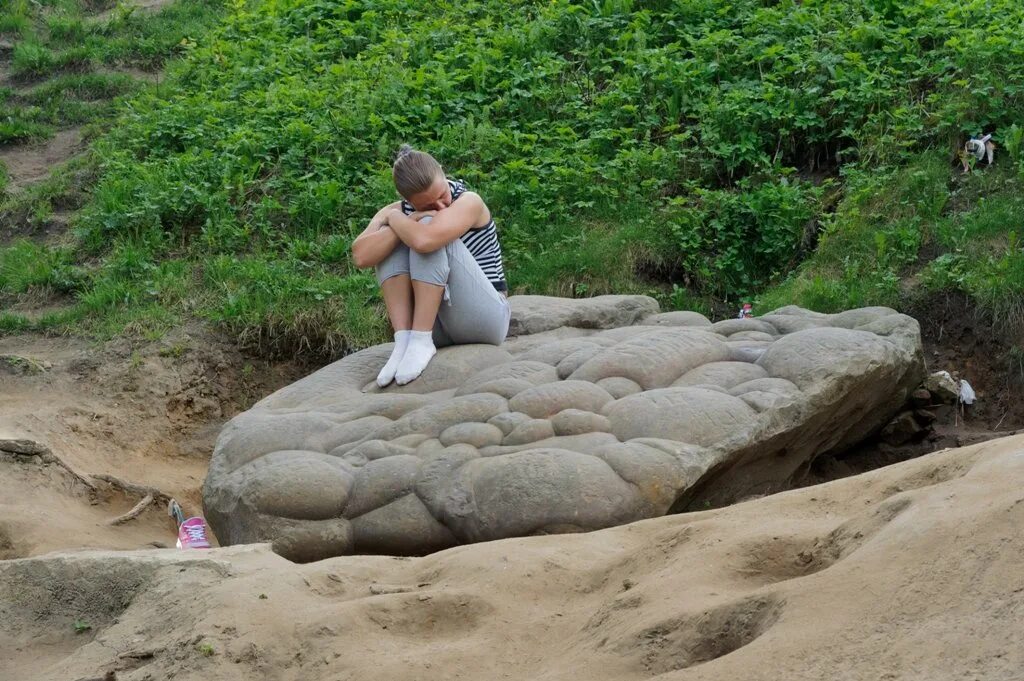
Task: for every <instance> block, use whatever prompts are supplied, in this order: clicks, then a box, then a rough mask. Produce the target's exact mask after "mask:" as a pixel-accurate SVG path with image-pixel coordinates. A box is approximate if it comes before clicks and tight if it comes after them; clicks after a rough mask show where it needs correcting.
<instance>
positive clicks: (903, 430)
mask: <svg viewBox="0 0 1024 681" xmlns="http://www.w3.org/2000/svg"><path fill="white" fill-rule="evenodd" d="M923 431H924V428H922V427H921V426H920V425H919V424H918V422H917V420H916V419H914V415H913V413H911V412H909V411H905V412H903V413H902V414H900V415H899V416H897V417H896V418H894V419H893V420H892V421H890V422H889V424H888V425H887V426H886V427H885V428H883V429H882V440H883V441H884V442H887V443H889V444H891V445H901V444H903V443H905V442H908V441H909V440H911V439H912V438H914V437H915V436H917V435H918V434H920V433H922V432H923Z"/></svg>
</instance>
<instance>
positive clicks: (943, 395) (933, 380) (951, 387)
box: [924, 371, 960, 404]
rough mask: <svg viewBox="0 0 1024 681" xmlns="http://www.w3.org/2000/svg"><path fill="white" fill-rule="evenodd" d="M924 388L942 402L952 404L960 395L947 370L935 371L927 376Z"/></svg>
mask: <svg viewBox="0 0 1024 681" xmlns="http://www.w3.org/2000/svg"><path fill="white" fill-rule="evenodd" d="M924 388H925V390H927V391H928V392H929V393H931V395H932V397H933V398H934V399H935V400H936V401H938V402H941V403H943V404H953V403H954V402H956V400H957V397H958V396H959V395H960V388H959V386H957V384H956V381H954V380H953V377H952V376H950V375H949V372H948V371H936V372H935V373H933V374H931V375H929V376H928V378H927V379H926V380H925V382H924Z"/></svg>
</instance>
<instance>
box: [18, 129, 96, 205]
mask: <svg viewBox="0 0 1024 681" xmlns="http://www.w3.org/2000/svg"><path fill="white" fill-rule="evenodd" d="M82 148H83V145H82V129H81V128H78V127H76V128H68V129H67V130H59V131H57V133H56V134H55V135H54V136H53V137H51V138H50V139H47V140H43V141H42V142H36V143H28V144H17V145H10V146H6V147H0V162H3V164H4V165H5V166H6V167H7V176H8V178H9V180H10V181H9V184H8V185H7V190H8V191H9V192H11V193H16V192H19V191H22V190H24V189H25V188H26V187H28V186H30V185H33V184H35V183H37V182H41V181H42V180H45V179H46V178H47V177H49V175H50V171H51V170H53V168H54V167H56V166H57V165H58V164H60V163H63V162H64V161H67V160H68V159H70V158H71V157H72V156H74V155H76V154H77V153H79V152H80V151H81V150H82Z"/></svg>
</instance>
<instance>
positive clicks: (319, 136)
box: [0, 0, 1024, 354]
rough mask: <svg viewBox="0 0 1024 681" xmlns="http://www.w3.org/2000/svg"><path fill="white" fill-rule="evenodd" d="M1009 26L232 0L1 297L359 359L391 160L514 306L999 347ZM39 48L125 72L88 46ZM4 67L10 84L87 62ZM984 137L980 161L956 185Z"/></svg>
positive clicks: (125, 127) (1014, 173)
mask: <svg viewBox="0 0 1024 681" xmlns="http://www.w3.org/2000/svg"><path fill="white" fill-rule="evenodd" d="M67 1H70V0H67ZM177 7H181V8H183V9H182V10H181V11H182V12H186V11H187V8H188V7H194V5H190V4H189V1H188V0H182V1H181V2H180V3H178V4H176V5H174V6H172V9H173V8H177ZM169 11H172V10H171V9H169V10H165V12H169ZM193 11H194V10H193ZM114 16H118V14H117V12H116V11H115V15H114ZM182 16H185V15H182ZM131 21H133V19H132V15H128V16H127V17H125V18H124V19H123V22H122V24H123V25H124V26H127V25H128V24H130V22H131ZM168 21H170V20H168ZM180 21H182V22H184V21H185V19H180ZM168 25H172V24H168ZM173 25H174V26H178V25H177V24H173ZM1022 25H1024V6H1022V5H1021V4H1020V3H1019V2H1016V1H1015V0H984V1H983V0H968V1H966V2H963V1H960V0H929V1H928V2H921V3H905V4H901V3H894V2H889V1H888V0H853V1H840V0H805V1H804V2H795V1H794V0H782V1H781V2H779V3H776V4H772V5H770V6H766V4H765V3H763V2H760V1H759V0H736V1H735V2H732V3H730V4H728V5H726V4H725V3H723V2H722V1H721V0H648V1H646V2H640V1H631V0H593V1H590V2H570V1H568V0H553V1H550V2H544V3H540V2H525V1H524V2H517V3H512V4H509V3H497V2H494V1H493V0H466V1H464V2H460V3H449V2H438V3H429V4H426V5H416V4H414V3H408V2H399V1H398V0H344V1H342V0H301V1H300V0H249V1H248V2H246V1H245V0H239V1H238V2H236V3H235V4H234V5H233V6H232V9H231V12H230V15H229V16H228V17H227V19H226V21H225V22H224V23H223V24H222V26H221V27H220V28H219V29H218V30H217V31H216V32H215V33H213V34H211V35H210V36H208V37H206V38H196V39H195V40H190V41H185V43H184V44H183V46H182V48H181V49H183V50H187V51H188V58H187V60H186V61H185V62H184V63H183V64H182V65H181V66H180V67H179V68H175V69H174V70H173V75H172V81H171V82H172V84H173V87H168V88H164V89H162V90H160V91H141V92H139V93H137V94H136V95H135V96H134V97H133V99H132V100H131V103H130V106H128V107H127V108H126V109H125V110H124V112H123V113H122V115H121V117H120V119H119V121H118V123H117V125H116V126H114V128H113V129H112V130H111V132H110V134H109V135H107V136H106V137H104V138H103V139H102V140H100V141H98V142H97V143H96V145H95V147H94V154H95V156H94V158H96V159H99V161H98V166H97V172H98V179H97V180H96V183H95V186H94V187H93V188H92V190H91V194H90V200H89V202H88V204H87V205H86V206H85V207H84V208H83V210H82V211H81V213H80V214H79V216H78V220H77V231H76V234H77V238H78V239H79V242H78V243H77V244H76V249H75V251H74V258H73V259H72V260H70V261H69V260H62V259H60V258H59V257H57V259H56V260H54V259H53V258H55V257H56V256H52V255H46V256H43V255H41V254H38V253H33V254H30V256H31V259H33V260H34V261H35V262H36V263H37V264H38V265H39V267H41V268H43V269H45V268H46V267H52V268H53V269H59V267H61V266H63V267H65V270H64V272H65V274H60V275H54V276H45V275H43V274H40V273H39V272H38V271H37V270H35V269H33V267H28V266H25V267H26V272H20V270H19V273H16V275H10V277H9V279H8V281H10V282H13V283H10V284H4V285H0V295H4V294H7V295H17V294H18V292H19V291H21V290H22V289H19V288H18V287H19V286H20V287H23V288H24V287H25V286H29V287H32V286H49V287H54V288H56V284H55V283H54V282H55V281H65V282H72V281H73V282H74V285H73V286H70V285H68V286H65V288H63V289H62V290H63V291H65V295H68V296H71V297H72V298H73V300H74V301H75V306H74V308H73V316H72V317H69V316H67V315H65V316H64V317H63V318H59V319H57V318H54V319H50V320H48V321H47V322H46V324H49V325H51V326H52V325H59V324H66V323H68V320H69V319H72V318H73V319H74V320H75V322H76V323H77V324H86V325H88V327H89V328H94V329H97V330H101V331H102V332H118V331H119V330H122V329H123V328H124V327H125V326H128V327H129V328H131V329H135V330H141V331H143V332H146V333H159V330H160V329H161V328H166V325H169V324H173V323H176V322H177V320H180V319H181V318H183V317H185V316H199V317H203V318H206V319H209V320H211V321H213V322H215V323H218V324H221V325H223V326H224V327H225V328H228V329H230V330H232V331H233V332H234V333H236V334H237V335H238V337H239V338H240V339H242V341H243V342H244V343H246V344H249V345H254V346H258V347H260V348H261V349H263V350H264V351H266V352H270V353H276V352H296V351H311V352H316V353H325V354H336V353H339V352H343V351H345V350H347V349H349V348H353V347H359V346H361V345H365V344H366V343H369V342H373V341H374V340H376V339H378V338H380V337H381V336H382V335H383V333H384V318H383V315H382V313H381V310H380V304H379V300H378V297H377V293H376V286H375V283H374V279H373V277H372V276H371V275H370V274H368V273H366V272H358V271H355V270H354V268H353V267H352V264H351V262H350V260H349V258H348V249H349V245H350V243H351V240H352V239H353V238H354V236H355V235H356V234H358V232H359V231H360V230H361V229H362V227H363V226H364V225H365V222H366V220H367V219H368V218H369V216H370V215H372V213H373V212H374V210H375V209H376V208H377V207H379V206H380V205H382V204H384V203H386V202H388V201H391V200H393V198H394V192H393V189H392V187H391V186H390V177H389V165H390V159H391V154H392V153H393V152H394V150H395V149H396V148H397V147H398V145H399V144H400V143H402V142H409V143H412V144H414V145H417V146H419V147H421V148H425V149H427V150H429V151H431V152H432V153H434V154H435V155H436V156H437V157H438V158H439V159H441V161H442V163H444V165H445V167H446V168H447V169H449V172H450V173H451V174H452V175H453V176H456V177H461V178H464V179H465V180H466V181H467V183H468V184H469V185H470V186H471V187H472V188H474V189H477V190H478V191H480V193H481V194H482V195H483V196H484V197H485V199H486V200H487V201H488V204H489V205H490V206H491V208H492V211H493V212H494V214H495V216H496V218H497V219H498V221H499V227H500V229H501V230H502V234H503V246H504V248H505V253H506V261H507V263H506V264H507V269H508V272H509V278H510V284H511V286H512V288H513V290H514V291H515V292H532V293H553V294H559V295H577V296H582V295H596V294H600V293H607V292H613V291H614V292H645V293H651V294H653V295H657V296H658V297H659V298H660V299H661V300H662V302H663V303H664V304H666V305H669V306H686V307H695V308H698V309H702V310H706V309H707V306H708V301H709V300H710V299H711V298H716V299H719V300H724V301H726V302H728V303H730V304H735V303H736V302H737V301H739V300H742V299H750V298H752V297H755V296H756V297H757V298H758V300H757V307H758V311H762V310H765V309H767V308H771V307H775V306H779V305H784V304H790V303H796V304H800V305H804V306H808V307H812V308H815V309H821V310H835V309H839V308H842V307H848V306H851V305H867V304H889V305H896V306H898V307H901V306H904V305H905V304H907V302H908V301H909V300H910V299H912V298H913V297H914V296H917V295H924V294H926V293H927V292H929V291H934V290H942V289H943V288H947V289H948V288H958V289H961V290H963V291H964V292H966V293H968V294H969V295H971V296H972V297H974V298H975V299H976V301H977V302H978V304H979V305H980V306H981V307H982V308H983V309H985V310H986V311H988V312H990V313H991V314H992V315H993V318H994V319H997V320H999V321H1001V322H1006V323H1014V322H1015V320H1019V319H1020V318H1021V317H1022V315H1024V311H1022V310H1021V309H1020V306H1021V303H1020V301H1021V300H1024V298H1022V297H1021V295H1020V293H1021V289H1022V288H1024V262H1022V258H1024V256H1022V255H1021V252H1020V243H1019V238H1018V237H1017V236H1016V233H1015V232H1011V230H1016V229H1019V227H1017V225H1020V216H1021V215H1022V213H1021V210H1020V209H1021V204H1020V201H1019V200H1018V199H1017V196H1018V195H1019V194H1021V192H1020V189H1021V182H1022V178H1024V172H1022V170H1024V156H1022V154H1021V147H1022V146H1024V139H1022V132H1021V129H1020V128H1019V127H1018V126H1019V125H1022V124H1024V121H1021V114H1022V112H1024V38H1022V37H1021V35H1022V33H1021V27H1022ZM46 26H47V28H46V30H47V31H48V35H50V36H53V35H60V36H64V38H62V40H64V41H65V42H66V43H70V42H72V41H76V40H77V41H81V42H80V43H79V45H80V46H82V47H84V48H86V49H87V51H88V53H89V57H88V59H89V60H90V63H95V62H96V60H105V59H108V58H109V59H114V60H117V59H124V58H126V57H124V55H125V54H127V52H126V50H127V48H125V47H116V44H117V40H110V41H109V42H110V43H111V45H112V47H109V48H104V49H109V50H110V51H109V52H103V53H102V54H101V52H100V51H99V50H100V48H98V47H95V44H94V43H92V42H90V41H91V38H92V37H93V36H95V35H97V34H96V33H92V32H91V31H92V30H93V26H92V24H91V23H89V22H86V21H84V20H83V21H80V22H77V23H76V20H74V18H73V17H70V16H69V17H64V18H63V19H60V20H59V21H58V20H57V19H54V18H51V19H50V20H48V23H47V24H46ZM178 28H180V26H178ZM18 30H20V31H23V33H24V30H25V29H18ZM34 30H38V29H34ZM117 30H118V31H122V30H123V31H125V32H127V31H128V29H126V28H118V29H117ZM133 30H134V29H133ZM176 30H177V29H176ZM125 34H127V33H125ZM117 35H121V34H117ZM133 35H136V36H141V35H142V33H140V32H137V33H135V34H133ZM177 35H181V32H180V31H179V33H178V34H177ZM108 37H114V34H113V33H111V34H109V35H108ZM179 40H180V39H179ZM140 42H144V41H141V40H140ZM24 44H25V45H30V44H31V45H36V46H35V47H27V46H26V47H25V48H24V50H25V56H23V57H22V59H23V61H24V66H23V67H18V68H22V69H23V70H22V71H21V73H23V74H25V75H26V76H27V75H29V74H32V73H42V72H47V69H49V70H50V71H51V72H52V71H53V70H54V69H62V68H67V67H64V66H55V64H58V63H60V61H61V60H62V59H70V58H71V57H68V56H67V55H68V54H72V53H74V52H73V51H74V50H75V49H78V47H68V48H65V49H63V51H62V50H61V49H58V48H57V47H56V46H55V45H54V44H52V43H45V42H44V41H39V42H38V43H30V42H29V41H28V40H26V41H25V43H24ZM164 46H165V47H166V44H165V45H164ZM37 48H38V49H37ZM132 49H134V50H135V52H134V53H132V54H134V55H135V56H134V57H132V58H133V59H144V55H142V52H140V51H139V49H140V48H138V47H134V48H132ZM118 50H121V51H120V52H118ZM111 54H119V55H121V56H120V57H108V56H104V55H111ZM61 55H64V56H61ZM138 63H141V62H138ZM54 87H56V86H54ZM68 91H69V90H67V89H60V92H61V93H66V92H68ZM76 92H78V91H77V90H76ZM26 120H28V119H26ZM31 121H32V122H35V123H38V124H39V125H45V124H47V123H46V120H45V118H43V117H40V118H35V119H31ZM979 132H994V133H995V136H996V137H995V138H996V140H997V142H998V143H999V144H1000V145H1001V147H1003V148H1001V149H1000V151H999V153H998V159H997V160H998V163H997V164H996V166H995V167H993V168H983V167H981V166H979V167H977V168H976V169H975V172H973V173H971V174H968V175H964V176H961V175H960V171H959V170H958V168H957V166H958V162H957V161H956V158H955V157H956V152H957V150H958V149H960V148H962V145H963V142H964V141H965V140H966V139H967V137H968V136H970V135H971V134H976V133H979ZM24 134H26V135H27V134H29V133H28V132H26V133H24ZM36 134H38V133H36ZM1004 152H1005V153H1004ZM90 186H92V185H90ZM59 195H60V192H57V193H51V195H50V197H49V198H47V199H45V200H46V201H49V202H51V203H52V202H53V201H55V200H57V199H56V198H55V197H58V196H59ZM40 200H43V199H40ZM26 205H27V204H24V203H23V204H21V207H20V208H19V210H21V211H22V212H23V213H24V214H28V213H30V212H31V210H29V209H26V208H25V206H26ZM0 212H2V211H0ZM0 219H2V217H0ZM14 247H17V246H14ZM21 248H23V249H24V248H25V247H24V246H21ZM28 257H29V256H26V258H28ZM48 258H49V259H48ZM802 262H803V264H802V265H801V263H802ZM50 263H53V264H52V265H51V264H50ZM19 267H21V266H19ZM67 272H71V273H73V275H74V276H70V275H67ZM29 281H32V282H36V281H38V282H40V283H30V284H26V283H25V282H29ZM68 314H69V315H71V314H72V313H68ZM0 323H3V324H8V322H0ZM9 324H13V322H10V323H9ZM33 324H34V325H36V326H37V327H40V326H45V324H44V323H43V322H42V321H40V322H33Z"/></svg>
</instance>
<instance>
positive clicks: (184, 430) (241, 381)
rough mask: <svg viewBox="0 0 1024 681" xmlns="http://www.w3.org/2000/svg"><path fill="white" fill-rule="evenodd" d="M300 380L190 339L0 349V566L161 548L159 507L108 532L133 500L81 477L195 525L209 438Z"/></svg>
mask: <svg viewBox="0 0 1024 681" xmlns="http://www.w3.org/2000/svg"><path fill="white" fill-rule="evenodd" d="M300 373H302V370H301V369H298V368H297V367H295V366H293V365H292V364H290V363H280V362H279V363H275V364H269V363H267V362H261V361H259V360H248V359H247V358H245V357H244V356H243V355H242V354H241V353H239V352H238V351H237V349H235V348H234V347H232V346H231V345H230V344H229V343H227V342H226V341H224V340H222V339H220V338H218V337H216V336H214V335H213V334H211V333H209V332H206V331H203V330H202V329H199V328H194V329H193V330H192V332H191V333H190V332H189V331H188V330H182V331H178V332H175V333H174V334H172V335H170V336H168V337H166V338H164V339H162V340H160V341H157V342H146V341H135V342H133V341H129V340H126V339H121V340H117V341H113V342H110V343H106V344H102V345H101V344H92V343H90V342H89V341H86V340H82V339H71V338H60V337H57V338H47V337H42V336H34V335H20V336H9V337H6V338H0V559H4V558H18V557H22V556H30V555H37V554H39V553H44V552H47V551H53V550H55V549H58V548H72V547H96V548H117V549H129V548H142V547H147V546H152V545H157V546H160V545H170V546H173V545H174V542H175V539H176V533H175V529H174V525H173V523H171V521H170V520H169V518H168V517H167V515H166V508H165V506H162V505H154V506H153V507H151V508H150V509H148V510H147V511H146V512H145V513H143V514H142V515H141V516H140V517H139V518H137V519H135V520H132V521H131V522H128V523H125V524H122V525H117V526H111V525H109V524H108V521H109V520H111V519H113V518H116V517H117V516H119V515H121V514H123V513H125V512H127V511H128V510H129V509H130V508H132V507H133V506H134V505H135V504H136V503H137V502H138V501H140V497H139V496H138V495H133V494H126V493H124V492H123V491H122V490H120V489H119V488H118V487H116V486H114V487H111V486H110V485H107V484H104V483H103V482H101V481H98V480H96V479H95V478H94V477H93V476H97V475H107V476H113V477H114V478H116V479H118V480H121V481H124V482H127V483H131V484H133V485H140V486H145V487H152V488H155V489H157V490H159V491H161V492H163V493H165V494H166V495H168V496H171V497H174V498H176V499H177V500H178V501H179V502H180V503H181V504H182V506H183V507H184V508H185V510H186V512H190V513H195V514H198V513H201V506H202V497H201V494H200V488H201V486H202V482H203V478H204V477H205V475H206V468H207V463H208V461H209V457H210V454H211V452H212V451H213V444H214V442H215V440H216V436H217V433H218V432H219V431H220V427H221V426H222V425H223V423H224V422H225V421H226V420H227V419H228V418H230V417H231V416H233V415H234V414H235V413H237V412H238V411H240V410H243V409H246V408H248V407H249V406H250V405H251V404H252V403H253V402H255V401H256V400H257V399H259V398H261V397H263V396H264V395H265V394H267V393H268V392H272V391H273V390H274V389H276V388H278V387H280V386H282V385H285V384H287V383H289V382H291V381H293V380H295V378H296V377H297V376H298V375H299V374H300ZM5 440H28V441H31V442H35V443H37V444H39V445H41V446H43V447H46V448H47V449H49V451H50V453H51V454H52V458H53V459H56V461H46V460H44V459H45V458H46V457H33V456H24V455H17V454H11V453H7V454H4V453H3V450H4V441H5ZM61 464H63V465H61ZM76 474H77V476H76ZM79 478H84V480H85V482H86V483H91V484H92V487H90V486H89V485H87V484H83V482H82V480H80V479H79Z"/></svg>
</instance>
